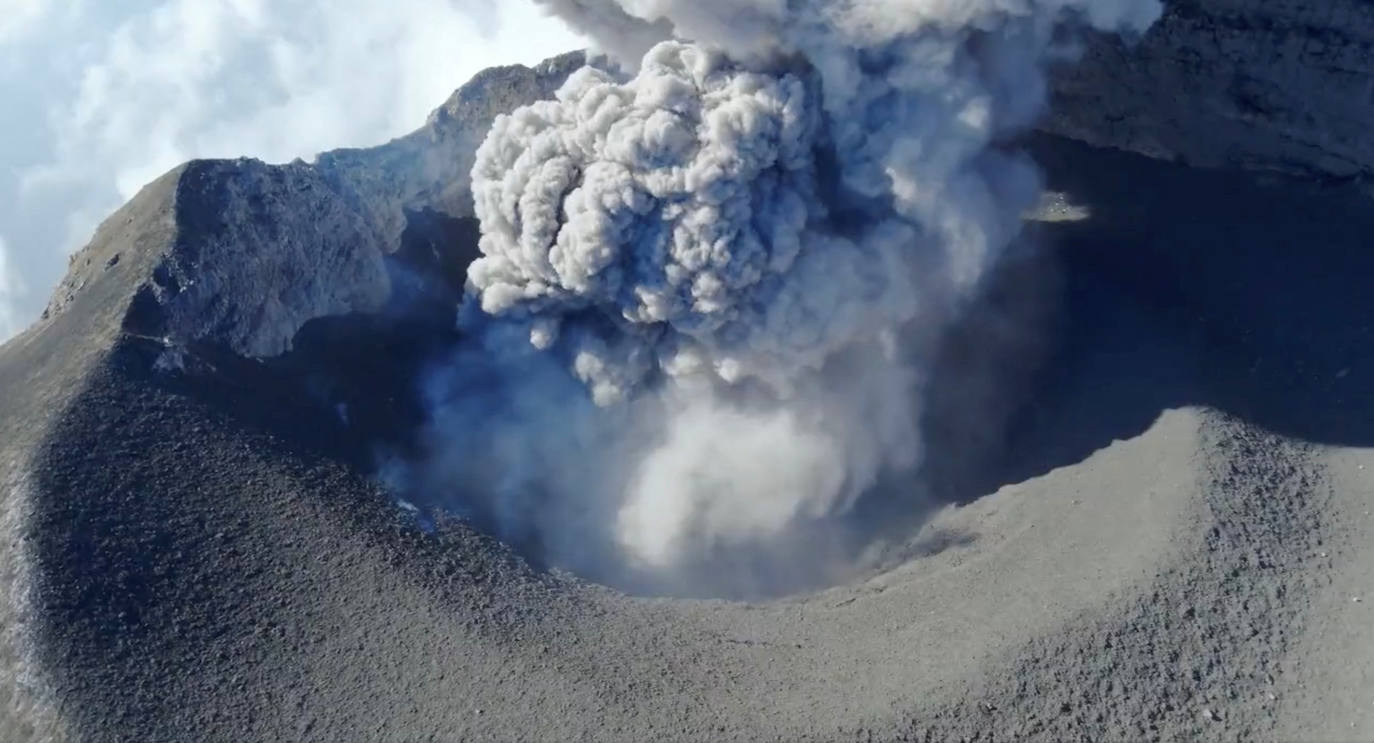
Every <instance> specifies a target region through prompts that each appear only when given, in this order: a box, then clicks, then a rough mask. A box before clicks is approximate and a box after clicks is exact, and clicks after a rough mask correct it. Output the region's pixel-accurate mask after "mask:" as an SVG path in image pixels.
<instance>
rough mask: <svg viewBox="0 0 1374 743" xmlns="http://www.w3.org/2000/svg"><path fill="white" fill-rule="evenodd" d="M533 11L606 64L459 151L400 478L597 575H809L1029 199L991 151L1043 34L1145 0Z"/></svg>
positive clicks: (1029, 118) (1138, 21)
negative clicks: (474, 219)
mask: <svg viewBox="0 0 1374 743" xmlns="http://www.w3.org/2000/svg"><path fill="white" fill-rule="evenodd" d="M544 4H545V5H547V6H548V7H549V8H550V9H551V11H552V12H554V13H555V14H557V15H559V16H561V17H563V18H565V19H566V20H568V21H569V22H570V23H572V24H573V25H575V26H576V27H577V28H578V29H579V30H581V31H583V32H584V33H588V34H589V35H591V36H592V37H593V38H595V39H598V40H601V41H602V45H603V48H604V49H605V50H606V51H608V52H609V53H611V54H612V55H613V56H614V57H615V58H616V59H617V60H618V61H619V62H620V64H621V67H622V69H624V70H633V72H632V73H629V74H625V73H621V72H615V71H608V70H605V69H599V68H595V67H587V68H585V69H583V70H581V71H579V72H577V73H575V74H574V75H573V76H572V77H571V78H570V79H569V80H568V82H567V83H566V84H565V85H564V86H563V87H562V89H561V90H559V91H558V94H557V96H556V99H555V100H551V101H545V102H540V103H536V104H534V105H532V106H528V107H526V108H522V109H520V110H517V111H516V112H514V113H512V114H510V115H508V116H503V117H500V118H498V120H497V121H496V123H495V125H494V126H493V128H492V130H491V132H490V134H489V135H488V137H487V139H486V141H485V143H484V144H483V145H482V146H481V148H480V149H479V151H478V153H477V161H476V165H475V166H474V168H473V173H472V176H473V177H472V192H473V196H474V200H475V204H476V213H477V216H478V218H479V219H480V221H481V228H482V238H481V244H480V248H481V253H482V257H481V258H480V259H478V260H477V262H476V263H474V264H473V265H472V267H471V268H470V270H469V274H468V297H467V300H466V302H465V305H464V307H463V309H462V311H461V312H460V325H461V327H462V328H463V329H464V330H465V331H467V333H468V334H469V335H470V336H471V337H472V338H474V339H475V343H474V344H473V345H471V346H470V347H468V348H466V349H464V350H463V351H461V352H460V353H459V354H457V355H456V356H455V358H453V359H452V360H451V362H450V363H448V364H446V365H444V366H443V368H441V369H439V370H438V371H437V372H436V373H435V375H434V376H433V378H432V379H431V380H430V384H429V395H430V402H431V409H432V411H433V419H434V424H433V427H432V430H431V432H430V433H431V436H430V442H431V447H432V449H433V452H432V456H430V457H429V459H428V461H427V463H426V466H425V467H424V468H422V470H423V472H422V474H421V477H422V478H423V483H424V487H425V488H426V489H428V490H430V491H432V492H447V493H451V494H452V498H454V499H456V501H459V502H462V503H464V504H465V505H466V506H467V507H468V508H470V509H471V510H473V511H474V512H475V513H476V515H477V516H478V517H479V518H482V519H484V520H486V521H487V522H488V523H490V524H491V525H492V527H493V528H494V529H495V530H496V531H497V532H498V533H499V534H500V535H501V536H503V537H504V538H506V539H509V540H512V541H515V542H518V543H521V544H524V545H526V546H528V547H530V548H531V549H533V550H534V551H535V552H537V553H540V554H543V555H545V556H546V558H547V559H548V560H549V561H550V562H551V563H555V564H561V565H564V566H567V567H570V568H573V569H575V570H579V571H581V572H583V573H585V574H589V575H591V576H592V577H595V578H599V579H603V580H608V581H611V582H616V583H619V584H623V585H631V586H636V587H648V590H661V591H668V592H689V593H697V592H712V591H728V592H740V591H744V592H748V591H757V590H766V588H761V586H766V585H767V584H768V583H770V582H771V581H774V580H783V581H790V580H794V579H795V578H796V576H783V577H782V578H778V577H777V575H776V574H777V573H778V572H779V571H782V572H784V573H785V572H788V571H793V570H800V571H808V572H812V571H817V570H819V571H825V570H828V569H830V567H831V566H829V565H828V563H829V562H830V561H831V559H832V557H833V554H832V553H843V552H844V551H845V549H846V548H845V547H842V546H839V545H840V544H841V543H842V542H843V537H842V536H837V534H839V532H838V531H835V530H831V529H829V528H828V526H827V525H830V524H834V523H837V520H838V519H840V517H842V516H844V515H845V514H846V513H848V512H849V511H850V510H851V509H853V507H854V506H855V504H856V503H857V502H858V501H859V500H860V499H861V498H862V497H864V495H865V493H867V492H869V491H870V490H871V489H873V488H874V487H875V485H876V484H877V483H878V482H879V481H880V480H881V479H883V478H886V477H890V476H894V475H897V476H900V475H902V474H903V473H907V474H909V473H911V472H912V471H914V468H915V467H916V466H917V465H918V464H919V462H920V459H921V456H922V443H921V440H920V438H921V437H920V433H919V425H918V424H919V421H920V415H921V410H922V401H921V397H922V390H923V383H924V382H925V380H926V379H927V378H928V376H929V372H930V367H931V364H932V357H933V355H934V353H935V348H934V344H935V342H936V340H937V339H938V338H939V336H940V333H941V332H942V331H943V330H945V329H946V328H947V327H948V326H949V324H950V323H951V322H952V321H953V320H954V319H955V318H957V317H958V316H959V313H960V311H961V309H962V308H963V307H964V306H965V304H966V303H967V302H968V301H969V298H970V297H972V296H973V295H974V293H975V292H976V291H977V290H978V288H979V286H980V284H981V282H983V281H984V280H985V277H986V276H988V274H989V273H990V271H991V270H992V269H993V267H995V266H996V265H997V262H998V260H999V257H1000V256H1001V255H1002V254H1003V252H1004V251H1005V250H1006V248H1007V247H1008V246H1009V245H1010V244H1011V243H1012V241H1013V240H1014V239H1015V237H1016V235H1017V233H1018V231H1019V228H1020V220H1021V215H1022V213H1023V212H1024V211H1025V210H1026V209H1027V208H1028V207H1030V206H1031V205H1032V204H1033V203H1034V202H1035V200H1036V199H1037V197H1038V195H1039V193H1038V189H1039V184H1038V179H1037V175H1036V171H1035V168H1034V166H1033V165H1032V163H1030V162H1029V161H1028V160H1027V159H1026V158H1025V157H1023V156H1022V155H1020V154H1018V153H1017V152H1016V151H1015V150H1014V148H1013V147H1012V146H1011V145H1010V144H1009V142H1010V140H1011V138H1012V137H1014V136H1015V135H1016V134H1018V133H1020V132H1023V131H1024V130H1025V129H1026V128H1027V127H1029V126H1030V125H1031V124H1032V123H1033V122H1034V120H1035V118H1036V116H1037V115H1038V114H1039V113H1040V112H1041V110H1042V107H1043V105H1044V102H1045V87H1046V86H1045V80H1044V76H1043V72H1042V68H1043V66H1044V64H1045V63H1046V61H1047V60H1049V59H1050V58H1051V57H1053V56H1055V55H1057V54H1061V53H1062V52H1063V46H1064V44H1063V40H1062V39H1063V37H1062V35H1061V34H1062V32H1063V30H1064V29H1065V28H1071V27H1072V26H1075V25H1084V26H1090V27H1093V28H1096V29H1101V30H1109V31H1123V32H1127V33H1134V32H1139V31H1142V30H1143V29H1144V28H1145V27H1147V26H1148V25H1149V24H1150V23H1152V22H1153V20H1154V19H1155V18H1156V17H1157V16H1158V15H1159V13H1160V6H1159V3H1158V2H1157V0H967V1H964V2H945V1H941V0H871V1H869V2H848V1H846V2H840V1H829V2H828V1H826V0H790V1H787V2H784V0H751V1H749V2H738V1H736V0H729V1H727V0H710V1H707V0H691V1H690V2H689V1H688V0H682V1H680V2H674V1H673V0H618V1H616V2H612V1H611V0H545V1H544ZM640 53H643V56H642V57H636V55H638V54H640ZM478 346H480V348H478ZM912 487H915V486H912ZM832 537H833V539H832ZM832 542H833V543H832ZM722 581H723V582H725V583H728V584H729V585H725V586H721V585H718V584H719V583H721V582H722ZM746 584H747V585H746Z"/></svg>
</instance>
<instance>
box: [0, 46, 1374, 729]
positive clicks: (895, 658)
mask: <svg viewBox="0 0 1374 743" xmlns="http://www.w3.org/2000/svg"><path fill="white" fill-rule="evenodd" d="M575 63H576V60H575V59H567V60H564V61H562V62H559V63H555V64H553V65H550V66H547V67H545V68H543V69H541V70H539V71H528V70H522V69H518V68H516V69H506V70H502V71H493V72H490V73H486V74H484V75H483V76H480V77H479V78H478V80H477V81H474V83H473V84H472V85H470V86H468V87H465V88H464V90H463V91H460V92H459V94H458V95H457V96H455V99H454V100H453V101H451V102H450V104H449V105H446V106H445V108H444V109H442V111H446V112H447V113H438V114H436V115H435V117H433V118H432V119H431V121H430V122H429V124H427V126H426V128H425V129H422V130H421V132H419V133H417V134H415V135H412V136H411V137H408V138H405V139H402V140H398V141H397V142H396V143H392V144H391V145H388V146H386V147H383V148H378V149H376V150H368V151H353V152H346V153H333V154H330V155H326V156H322V157H321V159H320V162H319V163H318V164H317V165H315V166H308V165H304V164H293V165H288V166H280V167H276V166H265V165H261V164H258V163H253V162H236V163H225V162H198V163H191V164H188V165H186V166H183V167H182V168H179V169H177V170H175V171H173V172H172V173H169V174H168V175H167V176H164V177H163V178H162V179H160V180H158V181H157V182H155V183H153V184H151V185H150V186H149V187H147V188H146V189H145V190H144V191H143V192H142V193H141V194H140V195H139V196H138V197H137V198H135V199H134V200H133V201H132V202H131V203H130V204H128V205H127V206H125V207H124V208H123V209H121V210H120V211H119V212H117V213H116V214H115V215H113V216H112V217H111V218H110V220H108V221H107V222H106V223H105V225H104V226H102V228H101V231H100V232H99V233H98V234H97V236H96V239H95V240H94V241H93V243H92V245H91V246H90V247H89V248H88V249H87V250H86V251H84V252H83V253H82V254H80V255H79V256H78V258H77V259H76V262H75V264H74V267H73V271H72V274H71V276H70V277H69V278H68V280H67V282H65V283H64V285H63V288H62V289H61V290H60V291H59V293H58V295H57V297H56V298H55V299H54V303H53V306H52V308H51V309H50V312H49V316H48V317H47V319H45V320H44V321H43V322H42V323H40V324H39V325H37V326H36V327H34V328H33V329H31V330H30V331H28V332H27V333H25V334H24V335H22V336H20V337H19V338H17V339H16V340H14V341H12V342H11V343H9V344H7V345H5V346H4V347H3V349H0V390H2V392H0V488H2V489H0V498H2V499H3V500H0V509H2V511H0V515H3V521H0V526H3V533H0V550H3V554H0V566H3V572H0V580H3V581H4V584H3V585H0V590H3V594H4V595H5V596H6V600H5V601H4V603H3V605H0V611H3V612H4V613H3V614H0V620H3V627H4V630H5V634H4V643H3V647H2V648H0V664H2V665H0V692H2V693H3V694H4V700H5V701H4V702H0V738H3V739H5V740H17V741H24V740H30V739H57V740H82V741H86V740H94V741H103V740H111V741H113V740H212V741H217V740H223V741H243V740H262V741H274V740H318V741H340V740H377V741H411V740H507V739H523V740H583V739H586V740H593V739H594V740H626V741H641V740H749V741H752V740H768V739H780V740H817V741H827V740H851V739H859V740H864V739H871V740H949V739H965V740H991V739H997V738H1015V739H1043V740H1065V739H1075V738H1083V739H1094V740H1125V739H1131V740H1135V739H1151V738H1160V739H1215V740H1251V739H1257V738H1258V739H1295V738H1296V739H1304V738H1310V739H1314V740H1315V739H1321V740H1330V739H1343V738H1358V737H1364V736H1367V734H1368V731H1369V730H1370V729H1371V728H1374V707H1370V706H1369V705H1368V700H1369V699H1370V693H1371V688H1370V686H1369V679H1368V677H1367V675H1365V674H1366V670H1367V669H1368V668H1369V667H1371V664H1374V658H1371V657H1370V656H1369V649H1370V648H1374V638H1371V637H1370V636H1369V629H1368V628H1369V627H1374V622H1371V621H1369V617H1368V607H1369V606H1370V602H1369V601H1368V599H1369V596H1368V595H1367V594H1366V593H1365V592H1366V591H1369V592H1371V593H1374V584H1371V583H1370V580H1371V577H1372V576H1371V574H1370V569H1369V568H1368V566H1369V565H1370V564H1372V563H1371V562H1370V554H1369V545H1370V544H1374V539H1371V533H1370V532H1371V528H1374V523H1371V519H1370V517H1369V512H1368V509H1369V508H1370V502H1369V495H1368V493H1370V492H1371V487H1374V482H1371V479H1370V475H1368V474H1366V470H1365V465H1366V464H1369V465H1370V470H1369V472H1371V473H1374V456H1371V455H1370V454H1369V451H1368V449H1367V447H1370V446H1371V445H1374V429H1371V427H1370V424H1369V421H1371V420H1374V376H1371V375H1372V374H1374V356H1372V355H1371V354H1374V345H1371V344H1370V343H1369V342H1368V341H1369V333H1370V332H1371V331H1370V328H1371V327H1374V304H1371V300H1370V298H1369V294H1368V292H1365V291H1363V286H1362V280H1363V277H1366V276H1368V275H1370V273H1371V269H1374V265H1371V263H1372V262H1374V253H1372V252H1371V251H1369V250H1368V247H1369V246H1368V244H1367V235H1369V234H1374V217H1371V214H1372V213H1374V212H1371V210H1370V209H1369V208H1368V206H1369V202H1368V200H1367V198H1366V197H1362V196H1360V195H1359V194H1357V193H1354V192H1352V191H1350V190H1347V189H1335V188H1321V187H1318V186H1313V185H1310V184H1305V183H1301V182H1292V181H1282V180H1272V181H1267V182H1258V181H1256V180H1255V179H1253V178H1252V177H1250V176H1246V175H1237V174H1226V173H1199V172H1196V171H1191V170H1188V169H1184V168H1180V167H1177V166H1172V165H1165V164H1161V163H1157V162H1151V161H1148V160H1144V159H1142V158H1138V157H1135V156H1128V155H1121V154H1112V153H1104V152H1097V151H1093V150H1089V149H1087V148H1084V147H1081V146H1078V145H1072V144H1068V143H1066V142H1063V141H1059V140H1044V141H1041V142H1038V143H1037V144H1036V146H1035V154H1036V156H1037V159H1038V160H1039V161H1040V162H1041V163H1042V164H1044V165H1045V166H1046V168H1047V171H1048V175H1049V181H1050V183H1049V185H1050V186H1051V187H1052V188H1054V189H1055V190H1057V191H1060V192H1063V193H1065V194H1067V197H1066V198H1067V199H1068V203H1069V204H1072V205H1075V206H1077V207H1081V208H1080V209H1065V210H1062V215H1061V216H1066V217H1068V218H1067V219H1065V220H1063V221H1048V222H1045V223H1042V224H1040V225H1039V226H1037V227H1035V228H1034V229H1035V230H1036V231H1037V232H1038V233H1039V234H1040V236H1041V237H1042V238H1043V239H1044V241H1045V244H1046V245H1047V246H1049V247H1050V248H1051V250H1050V255H1051V257H1052V258H1053V262H1054V264H1055V266H1056V267H1057V270H1058V272H1059V274H1060V275H1061V276H1062V281H1061V282H1060V284H1059V286H1061V287H1062V289H1060V290H1057V291H1058V295H1057V296H1058V299H1059V301H1060V302H1062V307H1061V309H1060V312H1059V314H1058V317H1059V318H1060V319H1059V321H1058V323H1057V324H1056V325H1055V326H1054V332H1053V338H1052V342H1051V344H1050V348H1051V351H1050V358H1051V361H1050V363H1048V364H1047V365H1046V366H1045V368H1044V371H1042V372H1040V373H1037V374H1031V373H1030V372H1029V371H1027V372H1026V378H1025V379H1023V380H1020V381H1021V382H1022V383H1023V384H1024V385H1025V389H1027V390H1028V394H1027V399H1028V400H1030V401H1032V402H1029V403H1027V404H1026V405H1024V406H1021V407H1020V408H1018V410H1017V411H1016V414H1015V415H1014V416H1013V420H1014V421H1015V423H1014V425H1013V426H1012V427H1011V429H1010V432H1009V433H1008V434H1007V435H1006V436H1005V437H998V441H997V442H984V443H1003V444H1005V446H1004V447H1003V450H1002V451H1001V452H1000V453H999V455H998V456H996V457H993V461H991V462H989V463H987V465H986V467H983V468H980V470H979V471H978V473H977V476H976V477H968V478H965V477H954V478H953V480H954V482H953V484H952V485H951V487H950V489H949V492H948V493H947V494H946V495H947V496H948V498H949V500H950V501H951V502H950V504H949V506H948V507H946V508H944V509H942V510H941V511H939V512H938V513H936V514H935V515H934V516H933V517H932V518H931V519H929V520H928V522H926V523H925V524H924V526H922V528H920V529H919V530H915V531H913V532H912V533H911V534H910V535H908V537H907V539H905V540H899V541H898V542H897V543H895V544H894V545H893V550H894V553H895V554H896V555H897V556H901V557H911V556H915V558H916V559H912V560H909V561H903V562H901V564H900V565H899V566H898V567H896V568H895V569H892V570H889V571H885V572H883V573H881V574H877V575H873V576H871V577H869V578H867V579H864V580H858V581H855V582H853V583H852V584H849V585H843V586H839V587H835V588H832V589H830V590H827V591H822V592H819V593H815V594H810V595H806V596H801V597H796V598H792V599H787V600H781V601H772V602H763V603H755V604H743V603H732V602H723V601H673V600H662V599H655V600H649V599H639V598H633V597H627V596H623V595H620V594H615V593H613V592H610V591H607V590H605V589H601V588H598V587H596V586H591V585H587V584H584V583H581V582H578V581H576V580H574V579H571V578H568V577H566V576H561V575H551V574H548V573H543V572H540V571H537V570H534V569H532V568H530V567H529V566H528V565H526V564H525V563H524V562H523V561H522V560H521V559H520V558H519V557H518V556H516V555H513V554H512V553H511V552H510V551H509V550H508V549H507V548H504V547H502V546H501V545H499V544H497V543H495V542H494V541H493V540H491V539H489V538H487V537H484V536H482V535H481V534H478V533H477V532H475V531H474V530H472V529H471V528H470V527H469V526H467V525H465V524H463V523H461V522H456V521H447V522H444V523H440V524H434V525H431V524H424V523H419V522H417V520H416V519H414V518H413V517H412V516H411V515H410V514H409V512H408V511H407V510H406V509H403V508H398V507H396V505H395V504H394V503H393V502H392V500H391V497H390V496H389V495H388V494H386V493H384V492H382V491H381V490H380V489H379V488H378V487H377V486H375V485H374V484H372V483H371V482H370V481H369V479H368V477H367V475H368V474H370V472H369V469H370V465H371V463H372V462H371V459H370V456H369V455H370V453H371V446H372V445H373V444H375V442H376V441H377V440H378V439H383V440H386V441H388V442H389V443H390V444H391V445H394V446H405V445H406V440H405V432H406V431H407V430H409V427H410V426H411V425H413V423H414V416H415V415H417V411H416V408H415V406H414V403H413V401H412V400H410V399H409V398H410V396H411V395H413V394H414V390H412V389H410V388H409V386H408V383H407V380H408V379H409V371H410V370H411V368H412V366H413V365H415V364H420V363H423V362H424V361H425V360H426V359H427V354H428V352H429V350H430V348H431V347H432V344H436V343H449V342H453V340H454V339H453V338H452V335H451V333H452V330H451V325H452V323H451V315H450V314H449V310H448V309H447V308H448V307H450V304H451V300H452V296H453V292H455V291H456V288H457V286H459V285H460V284H461V278H462V267H463V266H464V265H465V262H466V260H468V259H470V258H471V254H470V252H469V251H470V250H471V242H470V241H471V240H472V237H473V232H472V229H473V228H472V224H471V221H470V219H468V217H469V212H468V211H467V210H466V209H467V206H466V198H467V197H466V195H465V194H464V192H463V188H464V185H463V184H464V183H465V181H464V180H463V178H462V177H461V175H462V174H463V173H465V171H466V168H467V167H469V165H470V163H471V157H472V153H471V151H470V148H471V147H473V146H475V137H476V136H478V135H477V134H476V133H477V132H482V131H485V128H486V126H487V125H488V124H489V122H490V119H491V116H492V115H493V114H494V113H495V112H496V111H497V110H500V109H501V108H504V107H507V106H513V105H516V104H518V103H522V102H526V101H529V100H533V99H534V98H537V97H540V96H543V95H546V94H547V93H548V91H549V90H551V89H552V88H553V87H555V86H556V84H557V81H558V80H559V79H561V76H564V75H566V74H567V72H568V70H569V67H570V66H571V65H573V64H575ZM484 105H486V106H487V107H485V108H484V107H483V106H484ZM1084 216H1086V218H1082V217H1084ZM1294 246H1299V247H1302V248H1304V249H1297V250H1295V249H1294ZM465 248H466V250H465ZM402 288H404V289H405V290H404V291H403V290H401V289H402ZM994 332H995V331H994ZM974 345H976V344H974ZM953 355H955V356H958V355H959V354H958V351H957V349H956V350H955V352H954V354H953ZM953 368H954V369H955V370H957V369H958V368H959V366H958V365H957V364H955V365H954V366H953ZM936 383H937V384H938V380H937V382H936ZM1002 438H1005V441H1002V440H1001V439H1002ZM913 529H914V527H913ZM1356 597H1363V598H1365V599H1366V601H1361V602H1355V601H1353V600H1352V599H1353V598H1356Z"/></svg>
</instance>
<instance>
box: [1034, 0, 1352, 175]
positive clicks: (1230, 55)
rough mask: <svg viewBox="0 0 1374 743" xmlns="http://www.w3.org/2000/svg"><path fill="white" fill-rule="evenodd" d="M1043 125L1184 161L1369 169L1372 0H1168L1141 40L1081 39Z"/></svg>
mask: <svg viewBox="0 0 1374 743" xmlns="http://www.w3.org/2000/svg"><path fill="white" fill-rule="evenodd" d="M1045 129H1046V130H1047V131H1051V132H1053V133H1056V134H1061V135H1064V136H1068V137H1072V138H1075V139H1080V140H1083V141H1085V142H1088V143H1089V144H1094V145H1105V146H1112V147H1120V148H1123V149H1128V150H1133V151H1136V152H1140V153H1143V154H1146V155H1150V156H1151V157H1161V158H1167V159H1173V160H1178V161H1180V162H1184V163H1187V164H1191V165H1200V166H1209V167H1210V166H1224V167H1240V168H1255V169H1272V170H1282V171H1288V172H1296V173H1302V174H1313V175H1319V176H1327V177H1330V176H1334V177H1350V176H1356V175H1361V174H1369V173H1371V172H1374V2H1370V1H1369V0H1323V1H1322V2H1305V1H1304V0H1169V1H1168V2H1167V5H1166V12H1165V15H1164V17H1163V18H1162V19H1161V20H1160V21H1159V22H1158V23H1156V24H1155V26H1154V27H1153V28H1151V29H1150V31H1149V33H1147V34H1146V35H1145V37H1144V38H1143V39H1140V40H1139V41H1138V42H1134V43H1127V42H1122V41H1121V40H1119V39H1116V38H1107V37H1099V38H1094V39H1091V40H1089V42H1088V44H1087V48H1086V53H1085V55H1084V58H1083V59H1082V60H1081V61H1080V63H1078V64H1075V65H1070V66H1066V67H1065V68H1064V69H1063V70H1060V71H1059V74H1058V75H1057V78H1056V82H1055V89H1054V100H1053V106H1052V110H1051V114H1050V117H1049V120H1048V121H1047V122H1046V123H1045Z"/></svg>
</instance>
